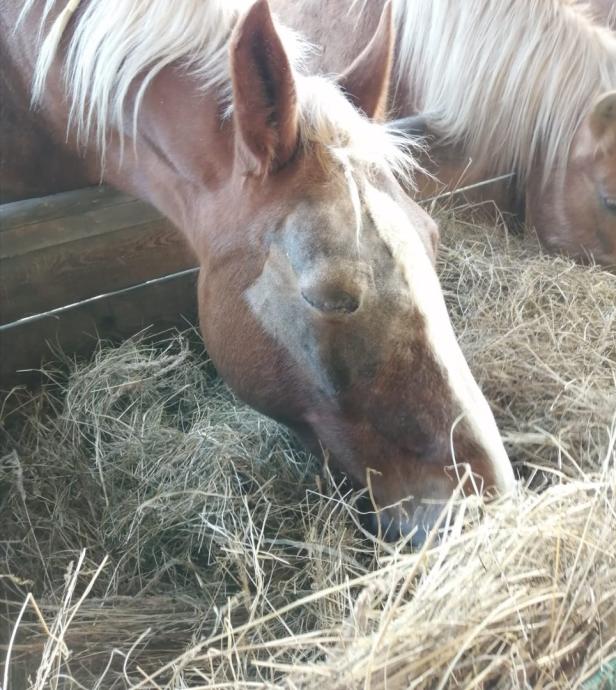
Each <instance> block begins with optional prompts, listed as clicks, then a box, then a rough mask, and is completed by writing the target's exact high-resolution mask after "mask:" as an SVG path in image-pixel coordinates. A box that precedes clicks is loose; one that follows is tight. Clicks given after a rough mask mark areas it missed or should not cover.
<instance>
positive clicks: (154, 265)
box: [0, 187, 196, 324]
mask: <svg viewBox="0 0 616 690" xmlns="http://www.w3.org/2000/svg"><path fill="white" fill-rule="evenodd" d="M195 264H196V260H195V258H194V256H193V255H192V252H191V251H190V250H189V248H188V247H187V245H186V244H185V242H184V240H183V238H182V236H181V235H180V233H179V232H178V231H177V230H176V229H175V228H174V227H173V225H172V224H171V223H170V222H169V221H168V220H166V219H165V218H163V217H162V216H161V215H160V214H159V213H158V212H157V211H155V210H154V209H153V208H152V207H151V206H149V205H148V204H146V203H144V202H142V201H138V200H136V199H133V198H131V197H127V196H125V195H123V194H120V193H119V192H116V191H115V190H111V189H108V188H104V187H93V188H89V189H85V190H78V191H75V192H66V193H63V194H58V195H55V196H52V197H45V198H42V199H30V200H27V201H18V202H14V203H11V204H5V205H3V206H0V324H6V323H10V322H12V321H15V320H17V319H20V318H23V317H24V316H30V315H31V314H39V313H42V312H45V311H48V310H50V309H54V308H55V307H60V306H63V305H65V304H71V303H74V302H79V301H81V300H83V299H87V298H89V297H93V296H95V295H98V294H101V293H106V292H112V291H114V290H118V289H121V288H124V287H129V286H131V285H136V284H139V283H142V282H144V281H146V280H150V279H152V278H157V277H160V276H164V275H168V274H170V273H175V272H177V271H181V270H182V269H185V268H189V267H191V266H194V265H195Z"/></svg>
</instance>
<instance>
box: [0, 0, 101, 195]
mask: <svg viewBox="0 0 616 690" xmlns="http://www.w3.org/2000/svg"><path fill="white" fill-rule="evenodd" d="M18 4H19V3H15V2H8V1H7V2H3V3H2V4H1V7H0V9H1V12H0V65H1V70H0V103H1V107H0V152H1V158H2V162H1V165H0V203H4V202H8V201H16V200H19V199H26V198H32V197H34V196H43V195H47V194H54V193H56V192H61V191H66V190H69V189H75V188H78V187H85V186H87V185H91V184H96V183H97V182H98V173H97V170H96V165H95V164H94V161H93V160H88V159H84V158H83V157H81V156H78V155H77V154H76V153H75V152H74V151H72V150H71V149H70V147H69V146H67V144H66V131H65V128H61V127H59V126H53V123H52V122H51V121H50V120H49V118H48V117H47V114H46V113H44V112H41V111H39V110H33V109H32V108H30V84H31V77H32V60H33V56H32V55H31V54H30V52H29V50H28V47H29V44H30V43H32V42H27V41H22V42H20V41H19V39H18V37H17V36H16V35H14V26H15V22H16V21H17V16H18V14H19V7H18ZM28 35H31V34H28Z"/></svg>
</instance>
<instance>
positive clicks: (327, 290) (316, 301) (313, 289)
mask: <svg viewBox="0 0 616 690" xmlns="http://www.w3.org/2000/svg"><path fill="white" fill-rule="evenodd" d="M302 297H303V298H304V299H305V300H306V302H308V304H310V306H312V307H314V308H315V309H318V310H319V311H322V312H325V313H327V314H332V313H333V314H335V313H339V314H352V313H353V312H354V311H357V310H358V309H359V299H358V298H357V297H354V296H353V295H350V294H349V293H348V292H345V291H344V290H341V289H339V288H336V287H332V286H329V285H313V286H310V287H309V288H305V289H303V290H302Z"/></svg>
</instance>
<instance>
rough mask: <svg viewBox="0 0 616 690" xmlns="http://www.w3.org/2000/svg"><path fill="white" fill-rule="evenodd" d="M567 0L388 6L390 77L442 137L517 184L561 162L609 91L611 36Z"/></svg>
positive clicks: (432, 0)
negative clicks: (392, 26) (539, 165)
mask: <svg viewBox="0 0 616 690" xmlns="http://www.w3.org/2000/svg"><path fill="white" fill-rule="evenodd" d="M574 2H575V0H515V1H514V0H472V1H471V0H463V1H460V0H395V3H394V5H395V13H396V23H397V27H398V33H399V45H400V46H401V47H400V54H399V59H398V65H397V69H398V79H399V80H403V81H404V82H405V85H407V86H408V88H409V93H411V94H413V98H414V104H415V105H416V106H417V108H418V110H421V111H422V112H423V113H425V115H426V117H427V119H428V122H429V123H430V125H431V126H432V127H434V129H435V130H436V131H437V132H439V133H442V134H443V135H444V137H445V138H446V140H448V141H449V142H451V143H457V144H461V145H463V146H464V148H465V151H466V153H467V154H468V155H469V157H471V158H472V159H473V160H474V161H475V162H476V163H478V164H479V165H480V166H481V167H485V168H486V169H487V170H488V171H489V172H491V173H494V174H501V173H505V172H509V171H511V170H515V171H516V172H517V173H518V178H519V181H520V183H521V184H524V183H525V181H526V179H527V176H528V173H529V171H530V168H531V166H532V165H533V163H534V162H535V161H536V160H539V157H541V160H543V162H544V175H546V176H547V175H550V174H551V172H552V171H553V170H554V169H555V168H556V167H559V166H564V165H565V163H566V161H567V159H568V156H569V151H570V147H571V143H572V139H573V137H574V135H575V132H576V131H577V129H578V128H579V126H580V124H581V122H582V120H583V118H584V117H585V116H586V115H587V113H588V112H589V110H590V108H591V107H592V104H593V102H594V101H595V99H596V98H597V96H598V95H599V94H600V93H602V92H604V91H609V90H612V89H616V36H615V34H614V33H613V32H610V31H609V30H608V29H606V28H603V27H600V26H598V25H597V24H595V23H593V21H592V20H591V18H590V14H589V13H588V11H587V9H586V8H584V7H582V8H580V6H577V7H576V6H574Z"/></svg>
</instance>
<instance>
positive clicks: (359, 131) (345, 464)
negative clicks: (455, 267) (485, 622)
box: [0, 0, 514, 543]
mask: <svg viewBox="0 0 616 690" xmlns="http://www.w3.org/2000/svg"><path fill="white" fill-rule="evenodd" d="M17 4H19V3H15V2H14V0H2V1H1V2H0V8H1V18H2V41H3V43H4V45H3V53H4V54H5V55H8V56H9V57H10V65H11V66H12V69H13V70H14V71H15V78H16V79H17V78H19V79H21V81H22V82H23V83H33V84H34V98H35V102H36V104H37V108H38V115H37V117H39V118H40V121H41V122H43V123H44V125H45V127H46V128H47V129H48V130H49V131H50V132H52V133H53V135H54V136H55V137H56V141H61V140H62V138H63V137H64V136H65V133H68V141H67V142H66V151H67V152H72V153H73V155H77V154H79V155H80V156H82V160H83V165H84V169H90V170H92V169H96V168H99V169H100V168H102V171H103V175H104V177H105V179H106V180H108V181H110V182H111V183H112V184H114V185H115V186H117V187H118V188H120V189H123V190H126V191H128V192H131V193H134V194H136V195H139V196H140V197H142V198H143V199H146V200H147V201H149V202H151V203H152V204H154V205H155V206H156V207H158V208H159V209H160V210H161V211H162V212H163V213H164V214H166V215H167V216H168V217H169V218H170V219H171V220H172V221H173V222H174V223H175V224H176V225H177V226H178V228H180V230H181V231H182V232H183V233H184V234H185V235H186V237H187V238H188V240H189V241H190V243H191V245H192V247H193V249H194V252H195V254H196V256H197V257H198V259H199V261H200V264H201V272H200V279H199V285H198V297H199V308H200V326H201V331H202V333H203V337H204V340H205V344H206V346H207V350H208V352H209V354H210V356H211V357H212V359H213V361H214V363H215V365H216V366H217V368H218V370H219V372H220V373H221V375H222V376H223V378H224V379H225V380H226V381H227V382H228V383H229V384H230V386H231V387H232V388H233V389H234V391H235V392H236V393H237V394H238V395H239V396H240V397H241V398H243V399H244V400H245V401H247V402H248V403H249V404H250V405H252V406H253V407H255V408H256V409H258V410H260V411H262V412H264V413H265V414H267V415H269V416H271V417H273V418H275V419H277V420H279V421H281V422H283V423H284V424H286V425H287V426H288V427H290V428H291V429H292V430H294V431H295V432H296V433H297V434H298V435H299V436H300V437H301V438H302V439H303V440H304V441H305V443H306V444H307V445H308V446H309V447H310V448H313V449H315V450H316V451H321V450H323V451H325V452H326V453H327V454H328V455H329V457H331V460H332V462H333V463H334V464H335V465H336V466H337V467H338V468H339V469H340V470H342V471H343V472H344V473H346V475H348V476H349V477H350V478H351V479H352V481H354V483H355V484H356V485H359V486H365V485H366V484H367V483H368V482H370V485H371V495H373V496H374V502H375V503H376V508H377V513H376V515H377V516H378V517H377V519H376V522H377V523H378V526H380V527H381V528H382V529H384V530H385V531H386V532H387V531H388V530H389V531H390V533H391V534H399V533H400V532H401V533H403V534H407V535H411V537H412V540H413V541H414V542H415V543H421V541H422V540H423V539H424V538H425V534H426V531H427V530H428V529H430V527H431V525H432V524H433V523H434V520H435V519H436V516H437V514H438V512H439V510H440V506H442V504H443V502H444V501H446V500H447V499H448V497H450V496H451V494H452V491H453V489H454V488H455V486H456V484H457V481H458V478H459V467H458V466H459V465H460V463H464V464H466V465H468V466H470V469H471V470H472V472H473V473H474V474H475V475H476V476H477V477H479V478H480V482H479V483H480V484H481V483H482V484H483V487H484V488H486V489H488V488H494V489H496V490H499V491H507V490H509V489H510V488H511V487H512V486H513V485H514V476H513V472H512V468H511V465H510V463H509V460H508V458H507V455H506V453H505V450H504V448H503V444H502V441H501V439H500V436H499V434H498V430H497V428H496V424H495V422H494V418H493V416H492V413H491V411H490V408H489V406H488V404H487V402H486V400H485V399H484V397H483V396H482V394H481V392H480V390H479V388H478V386H477V384H476V382H475V381H474V379H473V377H472V375H471V373H470V370H469V368H468V365H467V364H466V361H465V360H464V357H463V355H462V353H461V350H460V348H459V346H458V344H457V342H456V339H455V336H454V333H453V330H452V327H451V324H450V321H449V318H448V315H447V311H446V307H445V303H444V300H443V295H442V293H441V289H440V286H439V283H438V279H437V276H436V273H435V270H434V255H435V250H436V245H437V241H438V231H437V227H436V225H435V224H434V222H433V221H432V220H431V219H430V217H429V216H428V215H427V214H426V213H425V212H424V211H423V210H422V209H421V208H420V207H419V206H418V205H417V204H416V203H414V202H413V201H412V200H411V199H410V198H409V197H408V196H407V195H406V193H405V192H404V191H403V187H402V186H401V183H400V181H399V180H403V181H404V180H407V181H408V176H409V174H410V173H411V172H412V169H413V167H414V163H413V160H412V158H411V157H410V154H409V152H408V145H407V144H408V142H405V141H404V140H402V141H400V138H399V135H394V134H392V132H391V131H390V130H389V128H387V127H386V126H384V125H382V124H379V121H380V120H381V119H382V118H383V115H384V112H385V105H386V103H387V100H388V95H389V94H388V90H389V83H390V71H391V65H392V62H393V48H394V43H395V37H394V30H393V21H392V13H391V7H390V6H386V7H385V9H384V12H383V14H382V17H381V19H380V22H377V26H376V28H375V29H374V31H373V36H372V38H371V40H370V41H368V42H367V46H366V48H365V50H363V51H362V52H361V53H360V54H359V55H357V56H356V58H355V59H354V60H353V61H351V63H350V64H349V65H347V66H346V68H345V69H344V70H341V72H342V75H341V76H340V78H339V80H338V83H334V82H333V81H332V80H331V79H328V78H325V77H322V76H309V75H306V74H305V73H304V72H303V71H302V70H301V69H300V64H301V57H302V56H301V53H302V48H303V47H302V44H301V42H300V41H299V40H298V38H297V37H296V36H295V35H294V34H293V33H292V32H290V31H288V30H286V29H284V28H283V27H282V26H279V25H278V24H277V23H275V22H274V20H273V19H272V16H271V14H270V9H269V6H268V3H267V1H266V0H257V1H256V2H251V1H246V0H243V1H238V0H235V1H230V0H209V1H208V2H203V0H176V1H175V2H173V3H170V2H168V0H82V1H81V3H79V2H74V1H73V2H71V3H70V4H69V6H68V7H66V9H64V10H63V8H64V5H65V2H64V1H62V2H60V3H58V2H54V1H53V0H50V1H45V0H29V1H28V2H27V3H25V5H24V6H23V7H22V8H21V9H22V12H21V15H20V8H19V7H16V5H17ZM77 5H78V7H77V11H76V12H75V14H74V15H73V14H72V10H74V9H75V6H77ZM324 21H327V20H326V19H325V18H324ZM16 27H17V28H16ZM37 37H40V39H41V40H42V45H40V43H39V40H38V39H37ZM344 94H347V96H348V98H349V99H350V100H352V102H353V103H355V104H357V105H358V106H359V107H360V108H361V110H362V111H363V112H364V113H365V114H366V116H367V117H366V118H364V116H363V115H361V114H360V112H359V111H358V110H356V109H355V108H354V107H353V106H352V105H351V103H350V102H349V100H347V98H346V97H345V95H344ZM368 117H369V118H370V119H368ZM44 164H45V161H41V165H44ZM456 468H457V469H456ZM426 502H427V503H426ZM413 535H414V536H413Z"/></svg>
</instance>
